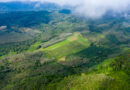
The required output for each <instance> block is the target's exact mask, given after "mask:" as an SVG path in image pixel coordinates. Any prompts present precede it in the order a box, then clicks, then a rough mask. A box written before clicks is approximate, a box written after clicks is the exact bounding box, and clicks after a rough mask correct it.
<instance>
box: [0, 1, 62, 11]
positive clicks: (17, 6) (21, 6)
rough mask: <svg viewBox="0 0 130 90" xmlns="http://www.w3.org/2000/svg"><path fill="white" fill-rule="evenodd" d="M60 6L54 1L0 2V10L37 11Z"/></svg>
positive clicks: (55, 8)
mask: <svg viewBox="0 0 130 90" xmlns="http://www.w3.org/2000/svg"><path fill="white" fill-rule="evenodd" d="M59 8H61V7H60V6H58V5H57V4H54V3H39V2H0V12H4V11H34V10H35V11H37V10H57V9H59Z"/></svg>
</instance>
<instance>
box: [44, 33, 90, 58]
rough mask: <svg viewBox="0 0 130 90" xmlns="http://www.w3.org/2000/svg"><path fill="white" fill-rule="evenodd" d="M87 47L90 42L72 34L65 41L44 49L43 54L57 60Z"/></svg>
mask: <svg viewBox="0 0 130 90" xmlns="http://www.w3.org/2000/svg"><path fill="white" fill-rule="evenodd" d="M89 45H90V42H89V41H88V40H87V39H86V38H83V37H82V36H81V35H80V34H77V33H74V34H73V35H72V36H70V37H68V38H67V39H66V40H64V41H62V42H59V43H56V44H54V45H52V46H50V47H47V48H45V49H44V52H45V54H46V55H47V56H48V57H55V58H57V59H59V58H62V57H65V56H67V55H70V54H74V53H77V52H79V51H81V50H83V49H85V48H87V47H89Z"/></svg>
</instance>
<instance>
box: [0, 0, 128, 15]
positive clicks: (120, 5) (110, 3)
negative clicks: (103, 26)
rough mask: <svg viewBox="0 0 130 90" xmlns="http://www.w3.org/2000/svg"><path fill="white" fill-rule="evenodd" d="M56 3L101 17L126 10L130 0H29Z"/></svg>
mask: <svg viewBox="0 0 130 90" xmlns="http://www.w3.org/2000/svg"><path fill="white" fill-rule="evenodd" d="M0 1H27V0H0ZM28 1H33V2H34V1H39V2H41V3H43V2H51V3H56V4H58V5H61V6H63V5H69V6H73V7H75V8H74V10H73V11H74V13H77V14H79V15H84V16H86V17H92V18H99V17H101V16H102V15H104V14H105V13H106V12H107V11H108V10H112V11H113V12H124V11H126V10H127V9H128V6H129V5H130V0H28Z"/></svg>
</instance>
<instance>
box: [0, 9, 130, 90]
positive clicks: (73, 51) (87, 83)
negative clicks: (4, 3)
mask: <svg viewBox="0 0 130 90" xmlns="http://www.w3.org/2000/svg"><path fill="white" fill-rule="evenodd" d="M5 18H8V19H6V20H5ZM2 20H5V21H4V22H2ZM128 21H129V20H128V19H125V18H121V17H118V18H113V17H111V16H109V17H104V18H102V19H98V20H96V21H94V20H89V19H88V20H87V19H84V18H83V17H75V16H73V15H71V14H70V11H68V10H64V9H63V10H60V11H55V12H48V11H37V12H34V11H28V12H8V13H2V14H1V15H0V25H1V26H2V27H3V26H4V27H5V26H6V28H2V29H0V90H129V86H130V77H129V75H130V71H129V70H130V67H129V66H130V59H129V58H130V47H129V43H130V37H129V35H130V32H129V25H128V24H129V22H128ZM124 22H125V23H128V24H125V25H124Z"/></svg>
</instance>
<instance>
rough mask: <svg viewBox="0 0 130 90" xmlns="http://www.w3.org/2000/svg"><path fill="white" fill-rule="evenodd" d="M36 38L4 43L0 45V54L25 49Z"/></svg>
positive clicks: (18, 51)
mask: <svg viewBox="0 0 130 90" xmlns="http://www.w3.org/2000/svg"><path fill="white" fill-rule="evenodd" d="M35 42H36V40H35V39H34V40H27V41H23V42H16V43H8V44H7V43H6V44H1V45H0V56H3V55H6V54H8V53H10V52H15V53H20V52H22V51H25V50H27V49H28V48H29V47H30V46H31V45H32V44H33V43H35Z"/></svg>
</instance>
